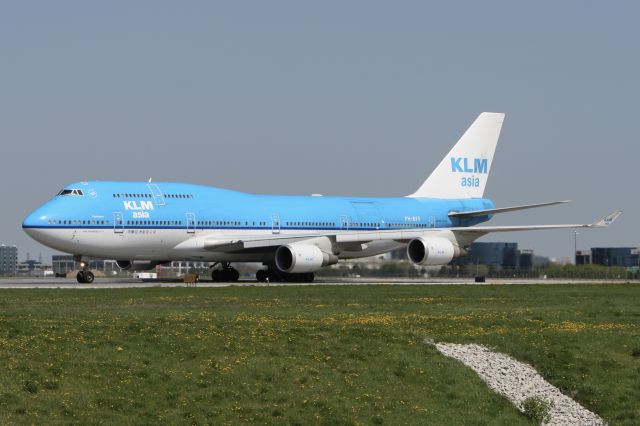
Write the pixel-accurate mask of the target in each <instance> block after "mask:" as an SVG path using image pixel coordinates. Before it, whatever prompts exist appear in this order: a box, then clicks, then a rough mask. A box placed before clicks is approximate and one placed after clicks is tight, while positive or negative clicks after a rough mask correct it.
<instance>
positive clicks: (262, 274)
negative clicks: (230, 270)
mask: <svg viewBox="0 0 640 426" xmlns="http://www.w3.org/2000/svg"><path fill="white" fill-rule="evenodd" d="M267 276H268V273H267V271H265V270H264V269H258V271H257V272H256V280H258V282H261V283H263V282H265V281H267Z"/></svg>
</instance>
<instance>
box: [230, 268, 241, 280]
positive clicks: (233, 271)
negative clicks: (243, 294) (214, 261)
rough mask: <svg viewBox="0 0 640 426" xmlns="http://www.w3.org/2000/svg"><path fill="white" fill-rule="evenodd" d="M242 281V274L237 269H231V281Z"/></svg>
mask: <svg viewBox="0 0 640 426" xmlns="http://www.w3.org/2000/svg"><path fill="white" fill-rule="evenodd" d="M239 279H240V272H238V270H237V269H233V268H232V269H229V281H238V280H239Z"/></svg>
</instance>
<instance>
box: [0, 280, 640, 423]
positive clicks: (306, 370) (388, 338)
mask: <svg viewBox="0 0 640 426" xmlns="http://www.w3.org/2000/svg"><path fill="white" fill-rule="evenodd" d="M425 339H434V340H436V341H446V342H460V343H468V342H476V343H483V344H488V345H491V346H493V347H495V348H497V349H498V350H499V351H502V352H506V353H508V354H511V355H512V356H514V357H516V358H518V359H520V360H522V361H525V362H528V363H530V364H532V365H534V366H535V367H536V368H537V369H538V371H539V372H540V373H541V374H542V375H543V376H544V377H545V378H546V379H547V380H549V381H550V382H551V383H553V384H555V385H556V386H558V387H559V388H560V389H562V390H563V391H564V392H565V393H566V394H568V395H570V396H573V397H574V398H575V399H576V400H578V401H580V402H581V403H582V404H583V405H585V406H586V407H587V408H589V409H591V410H592V411H595V412H596V413H598V414H599V415H601V416H602V417H604V418H605V419H606V420H607V421H608V422H609V423H611V424H638V423H640V286H638V285H624V284H616V285H613V284H611V285H553V286H537V285H536V286H534V285H526V286H499V285H497V286H385V285H380V286H334V287H328V286H327V287H325V286H318V287H314V286H310V287H230V288H188V289H187V288H172V289H162V288H153V289H126V290H35V289H32V290H2V291H0V423H2V424H7V423H28V424H31V423H36V424H45V423H54V424H55V423H65V424H66V423H82V424H85V423H105V424H113V423H119V424H123V423H124V424H126V423H128V424H131V423H136V424H158V423H169V424H225V423H226V424H242V423H245V424H246V423H272V424H276V423H277V424H281V423H293V424H468V425H471V424H505V425H506V424H509V425H511V424H531V423H530V422H529V421H528V420H527V419H526V418H525V417H524V416H522V415H521V414H520V413H519V412H518V411H517V410H516V409H515V408H513V406H511V405H510V404H509V403H508V402H507V401H506V400H505V399H503V398H502V397H499V396H497V395H495V394H493V393H492V392H490V391H489V390H488V388H487V387H486V386H485V385H484V384H483V383H482V382H481V381H480V380H479V379H478V378H477V376H475V374H474V373H472V372H471V371H470V370H468V369H466V368H464V367H463V366H462V365H461V364H459V363H457V362H456V361H454V360H451V359H449V358H445V357H443V356H441V355H439V354H438V353H437V352H436V351H435V349H433V348H432V347H431V346H430V345H426V344H424V341H425Z"/></svg>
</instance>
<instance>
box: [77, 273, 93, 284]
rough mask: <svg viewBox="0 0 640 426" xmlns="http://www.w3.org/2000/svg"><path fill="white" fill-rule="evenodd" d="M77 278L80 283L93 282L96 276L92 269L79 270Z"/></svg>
mask: <svg viewBox="0 0 640 426" xmlns="http://www.w3.org/2000/svg"><path fill="white" fill-rule="evenodd" d="M76 279H77V280H78V282H79V283H80V284H91V283H92V282H93V280H94V279H95V277H94V276H93V272H91V271H79V272H78V274H77V275H76Z"/></svg>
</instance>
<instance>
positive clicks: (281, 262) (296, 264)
mask: <svg viewBox="0 0 640 426" xmlns="http://www.w3.org/2000/svg"><path fill="white" fill-rule="evenodd" d="M334 263H338V256H336V255H335V254H331V253H325V252H323V251H322V250H320V249H319V248H318V247H316V246H313V245H310V244H287V245H285V246H280V247H278V250H276V266H277V267H278V269H279V270H280V271H282V272H288V273H293V274H299V273H304V272H315V271H317V270H318V269H320V268H322V267H323V266H327V265H333V264H334Z"/></svg>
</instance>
